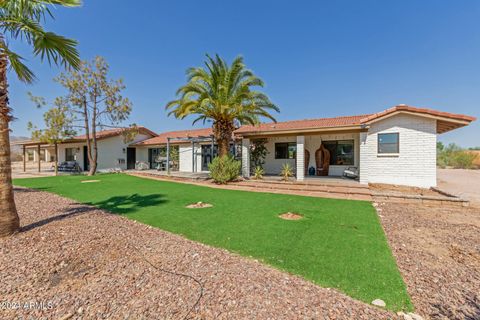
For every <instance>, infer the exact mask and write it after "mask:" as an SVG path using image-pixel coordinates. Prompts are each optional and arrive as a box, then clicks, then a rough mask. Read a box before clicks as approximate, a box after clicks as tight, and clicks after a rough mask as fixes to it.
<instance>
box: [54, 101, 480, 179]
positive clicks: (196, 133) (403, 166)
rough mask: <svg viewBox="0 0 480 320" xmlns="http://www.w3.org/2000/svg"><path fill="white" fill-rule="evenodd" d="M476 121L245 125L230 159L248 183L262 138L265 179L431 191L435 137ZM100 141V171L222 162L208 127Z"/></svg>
mask: <svg viewBox="0 0 480 320" xmlns="http://www.w3.org/2000/svg"><path fill="white" fill-rule="evenodd" d="M474 120H475V118H474V117H470V116H466V115H461V114H453V113H448V112H441V111H436V110H432V109H425V108H416V107H411V106H407V105H398V106H395V107H393V108H390V109H387V110H384V111H382V112H379V113H375V114H363V115H356V116H341V117H334V118H319V119H307V120H293V121H286V122H277V123H262V124H260V125H257V126H242V127H240V128H238V129H237V130H236V131H235V132H234V135H233V137H232V143H231V152H232V154H233V155H234V156H235V157H237V158H238V159H241V161H242V175H243V176H244V177H245V178H248V177H249V176H250V173H251V171H252V168H250V160H251V159H250V150H251V145H252V144H254V143H255V141H256V140H257V139H264V141H266V144H265V146H266V148H267V150H268V154H267V157H266V159H265V164H264V170H265V173H266V174H267V175H278V174H279V172H280V170H281V167H282V166H283V164H285V163H289V164H290V165H291V166H292V167H293V168H294V171H295V174H296V179H297V180H299V181H302V180H305V179H309V178H311V176H310V173H311V172H312V171H313V173H314V175H316V174H319V173H320V174H322V175H328V176H341V175H342V174H343V172H344V170H345V169H347V168H350V167H356V168H357V169H358V171H359V180H360V183H363V184H367V183H387V184H400V185H409V186H417V187H432V186H435V185H436V142H437V135H438V134H442V133H445V132H448V131H451V130H454V129H457V128H460V127H463V126H466V125H468V124H470V123H471V122H472V121H474ZM98 137H99V162H98V164H99V169H108V168H119V169H131V168H133V167H135V163H136V162H137V163H138V162H144V163H146V164H147V166H148V167H149V168H150V169H157V170H169V171H175V170H176V171H182V172H193V173H197V172H206V171H208V164H209V163H210V162H211V160H212V159H213V158H214V157H215V156H216V155H217V146H216V144H215V140H214V138H213V134H212V129H211V128H205V129H194V130H181V131H171V132H164V133H161V134H158V135H157V134H155V133H153V132H152V131H150V130H148V129H146V128H143V129H142V131H141V132H140V133H139V135H137V137H135V140H134V141H132V142H131V143H129V144H128V145H127V144H125V142H124V141H123V140H122V137H121V133H119V132H118V131H108V130H107V131H102V132H99V133H98ZM84 149H86V144H85V137H82V136H80V137H76V138H74V139H72V140H71V141H68V142H66V143H63V144H61V145H59V161H64V160H72V159H74V160H76V161H77V162H80V166H81V167H82V169H85V168H86V162H85V161H86V158H85V156H84V154H85V151H84ZM167 149H168V150H170V155H171V158H170V157H167ZM325 150H326V151H325ZM167 163H169V165H168V167H167ZM325 164H327V166H326V167H328V168H326V167H324V165H325ZM325 168H326V169H325Z"/></svg>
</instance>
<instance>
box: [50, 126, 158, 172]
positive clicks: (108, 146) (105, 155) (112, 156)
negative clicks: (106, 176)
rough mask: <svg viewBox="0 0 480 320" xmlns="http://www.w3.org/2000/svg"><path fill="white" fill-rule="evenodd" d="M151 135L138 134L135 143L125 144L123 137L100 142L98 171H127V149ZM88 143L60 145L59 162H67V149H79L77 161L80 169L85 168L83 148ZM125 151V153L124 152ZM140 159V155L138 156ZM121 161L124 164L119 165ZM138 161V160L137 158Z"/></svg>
mask: <svg viewBox="0 0 480 320" xmlns="http://www.w3.org/2000/svg"><path fill="white" fill-rule="evenodd" d="M150 137H151V136H149V135H144V134H138V135H137V136H136V137H135V139H134V140H133V141H129V142H127V143H125V142H124V141H123V136H121V135H120V136H115V137H110V138H106V139H101V140H98V142H97V147H98V160H97V170H100V171H101V170H108V169H122V170H125V169H127V152H126V151H127V147H128V146H129V145H130V144H132V143H136V142H138V141H142V140H145V139H148V138H150ZM85 145H86V143H66V144H59V145H58V160H59V161H60V162H61V161H65V149H66V148H77V149H78V150H77V154H76V157H75V158H76V161H77V163H78V164H79V165H80V168H81V169H82V170H84V168H83V147H84V146H85ZM124 150H125V152H124ZM137 152H138V151H137ZM137 157H138V154H137ZM119 159H123V160H124V162H123V163H119ZM137 161H138V158H137Z"/></svg>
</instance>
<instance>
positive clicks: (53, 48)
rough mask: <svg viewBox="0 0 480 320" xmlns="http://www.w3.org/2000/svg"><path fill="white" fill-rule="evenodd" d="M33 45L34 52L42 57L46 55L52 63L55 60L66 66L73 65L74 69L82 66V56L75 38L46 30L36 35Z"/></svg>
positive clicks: (58, 63)
mask: <svg viewBox="0 0 480 320" xmlns="http://www.w3.org/2000/svg"><path fill="white" fill-rule="evenodd" d="M33 46H34V50H33V53H34V54H35V55H40V57H41V58H42V59H44V58H45V57H46V58H47V60H48V62H49V63H50V64H51V63H52V62H54V63H55V64H57V65H63V66H64V67H68V66H72V67H73V68H74V69H77V68H79V67H80V57H79V54H78V50H77V48H76V46H77V41H75V40H72V39H68V38H65V37H63V36H60V35H57V34H55V33H53V32H45V33H43V34H40V35H38V36H37V37H35V41H34V44H33Z"/></svg>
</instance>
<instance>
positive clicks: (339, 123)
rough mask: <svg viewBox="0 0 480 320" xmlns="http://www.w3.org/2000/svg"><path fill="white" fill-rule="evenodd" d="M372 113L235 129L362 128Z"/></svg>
mask: <svg viewBox="0 0 480 320" xmlns="http://www.w3.org/2000/svg"><path fill="white" fill-rule="evenodd" d="M369 116H370V114H363V115H358V116H343V117H335V118H319V119H305V120H294V121H285V122H277V123H274V122H271V123H262V124H259V125H257V126H251V125H249V126H242V127H240V128H239V129H238V130H236V131H235V134H236V135H253V134H264V133H281V132H296V131H309V130H318V129H342V128H344V129H347V128H354V127H357V128H358V129H360V126H361V120H362V119H364V118H367V117H369Z"/></svg>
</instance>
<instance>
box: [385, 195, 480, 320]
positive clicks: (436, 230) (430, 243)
mask: <svg viewBox="0 0 480 320" xmlns="http://www.w3.org/2000/svg"><path fill="white" fill-rule="evenodd" d="M377 210H378V211H379V215H380V219H381V221H382V224H383V226H384V229H385V231H386V234H387V237H388V240H389V243H390V246H391V247H392V250H393V253H394V255H395V256H396V259H397V263H398V265H399V268H400V271H401V273H402V275H403V278H404V280H405V282H406V283H407V287H408V292H409V293H410V295H411V297H412V300H413V303H414V305H415V307H416V310H417V311H416V312H417V313H418V314H420V315H422V316H424V317H427V318H431V319H466V320H473V319H477V320H478V319H480V208H478V207H470V208H445V207H428V206H420V205H416V204H402V205H398V204H394V203H390V204H388V203H387V204H384V203H383V204H382V203H381V204H379V206H378V209H377Z"/></svg>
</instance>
